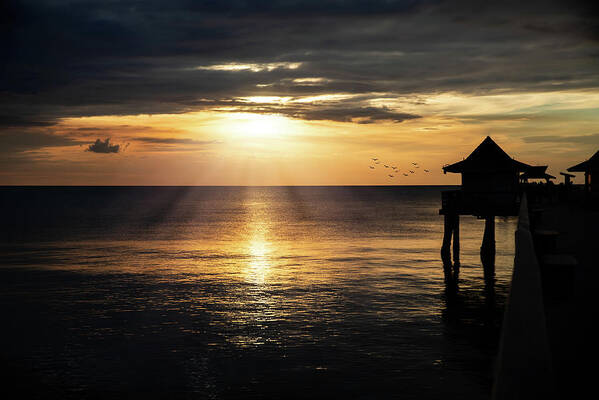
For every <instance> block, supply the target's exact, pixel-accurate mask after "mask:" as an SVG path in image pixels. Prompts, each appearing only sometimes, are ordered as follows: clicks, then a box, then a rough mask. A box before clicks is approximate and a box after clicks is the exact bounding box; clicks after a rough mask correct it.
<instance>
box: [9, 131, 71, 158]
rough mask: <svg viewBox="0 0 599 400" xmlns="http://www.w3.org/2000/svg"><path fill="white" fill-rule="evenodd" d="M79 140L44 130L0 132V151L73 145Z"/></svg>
mask: <svg viewBox="0 0 599 400" xmlns="http://www.w3.org/2000/svg"><path fill="white" fill-rule="evenodd" d="M78 144H80V142H79V141H77V140H75V139H73V138H70V137H67V136H61V135H53V134H50V133H44V132H26V131H18V132H15V131H9V132H0V153H22V152H25V151H32V150H38V149H41V148H44V147H58V146H75V145H78Z"/></svg>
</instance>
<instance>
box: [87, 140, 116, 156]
mask: <svg viewBox="0 0 599 400" xmlns="http://www.w3.org/2000/svg"><path fill="white" fill-rule="evenodd" d="M120 150H121V145H120V144H110V138H106V140H104V141H102V140H100V139H96V141H95V143H93V144H90V145H89V146H88V148H87V149H85V151H91V152H92V153H103V154H108V153H118V152H119V151H120Z"/></svg>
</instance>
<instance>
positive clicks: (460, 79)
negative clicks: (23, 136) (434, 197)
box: [0, 0, 599, 129]
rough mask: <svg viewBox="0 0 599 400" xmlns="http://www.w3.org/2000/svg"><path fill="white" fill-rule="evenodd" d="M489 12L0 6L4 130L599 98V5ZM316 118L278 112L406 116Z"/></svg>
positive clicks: (473, 4)
mask: <svg viewBox="0 0 599 400" xmlns="http://www.w3.org/2000/svg"><path fill="white" fill-rule="evenodd" d="M488 3H489V4H487V2H485V3H484V4H482V3H481V2H479V1H466V0H458V1H451V2H448V1H417V0H397V1H393V0H381V1H375V0H308V1H301V2H299V1H288V0H279V1H274V0H273V1H245V0H244V1H241V0H239V1H237V0H232V1H226V2H225V1H221V2H216V1H212V0H206V1H202V0H199V1H194V2H190V1H188V0H172V1H169V3H168V5H167V6H165V5H164V3H163V2H161V1H157V0H156V1H153V0H148V1H145V2H143V3H139V2H137V1H120V2H101V1H94V0H90V1H83V0H82V1H77V2H53V1H42V0H37V1H31V2H27V3H21V2H16V1H8V2H3V3H2V4H3V6H1V7H4V9H0V15H2V16H3V17H2V18H4V19H3V20H2V22H3V24H2V28H1V29H2V30H1V31H0V33H2V34H1V35H0V46H2V48H3V49H4V52H3V65H2V73H1V74H0V92H1V93H2V96H0V110H2V111H1V112H0V114H1V115H0V129H7V127H14V126H33V127H36V126H38V127H39V126H47V125H51V124H54V123H56V121H59V120H60V118H65V117H78V116H94V115H135V114H158V113H180V112H186V111H193V110H198V109H203V108H205V106H206V105H205V104H204V105H202V104H198V100H200V99H207V100H209V101H212V102H216V101H219V100H220V99H224V98H229V99H234V98H242V97H249V96H281V97H283V96H289V97H294V98H295V97H300V96H319V95H328V94H331V93H346V94H354V95H363V94H367V93H374V92H378V93H386V96H388V97H398V96H411V95H422V94H431V93H444V92H457V93H470V94H472V93H489V92H501V93H506V92H511V93H521V92H526V91H529V92H530V91H533V92H543V91H548V90H556V89H559V90H569V89H596V88H599V71H598V70H597V68H596V59H597V54H598V53H597V46H596V44H597V40H599V35H598V34H597V32H599V29H598V24H597V22H596V21H597V18H596V17H597V9H598V7H597V6H586V5H584V4H585V3H589V2H583V1H574V2H571V1H569V2H566V1H543V2H541V1H534V0H533V1H529V2H521V1H519V2H517V1H505V2H492V4H490V3H491V2H488ZM147 21H152V24H148V23H147ZM256 26H259V27H260V29H255V28H256ZM310 77H317V79H316V78H310ZM341 103H343V104H341ZM319 107H322V108H323V109H322V110H317V109H316V108H317V107H314V109H307V108H301V107H299V106H294V107H293V108H291V107H288V108H286V109H283V110H282V111H281V112H282V113H284V114H285V115H289V116H294V117H296V118H303V119H311V118H312V119H315V120H318V119H332V120H336V121H353V122H362V123H363V122H376V121H382V120H395V121H402V120H405V119H406V118H410V116H409V115H407V114H406V115H402V112H401V111H398V110H379V109H370V108H369V107H371V105H370V104H368V102H367V99H364V101H362V102H359V101H356V100H355V99H353V100H352V99H346V100H343V101H341V102H340V104H338V105H335V107H333V108H330V107H328V108H327V107H324V106H323V105H320V106H319ZM263 110H266V109H263ZM343 110H345V111H343ZM263 112H264V111H263ZM393 113H395V115H394V114H393ZM364 115H366V116H364Z"/></svg>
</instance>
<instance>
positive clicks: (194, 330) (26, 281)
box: [0, 186, 517, 399]
mask: <svg viewBox="0 0 599 400" xmlns="http://www.w3.org/2000/svg"><path fill="white" fill-rule="evenodd" d="M446 189H450V187H440V186H411V187H410V186H389V187H381V186H378V187H363V186H359V187H3V188H0V194H1V199H0V206H2V210H1V211H0V218H1V221H0V222H1V223H2V232H1V236H0V309H1V310H2V311H1V312H2V316H1V317H2V319H1V321H2V329H1V330H0V338H1V339H2V344H3V346H2V350H1V351H0V356H1V359H0V361H1V362H2V365H3V371H2V380H3V388H13V389H16V390H18V391H19V392H20V393H21V394H22V396H21V397H29V398H36V397H37V398H44V399H47V398H61V399H64V398H77V399H87V398H103V399H105V398H173V399H179V398H181V399H187V398H194V399H195V398H208V399H238V398H260V399H264V398H268V399H289V398H303V399H315V398H352V399H372V398H385V399H386V398H402V399H416V398H417V399H438V398H461V399H484V398H490V393H491V385H492V381H493V368H494V361H495V355H496V352H497V347H498V340H499V330H500V327H501V319H502V315H503V308H504V304H505V299H506V297H507V292H508V289H509V282H510V279H511V271H512V266H513V255H514V231H515V229H516V222H517V221H516V219H515V218H497V219H496V241H497V256H496V282H495V285H494V287H485V282H484V280H483V271H482V267H481V265H480V258H479V248H480V243H481V240H482V232H483V227H484V221H483V220H477V219H476V218H475V217H464V216H462V217H461V261H462V267H461V275H460V283H459V287H458V289H457V291H453V290H450V289H448V288H447V287H446V285H445V282H444V275H443V268H442V263H441V260H440V254H439V251H440V247H441V240H442V236H443V217H442V216H440V215H438V210H439V208H440V205H441V194H440V193H441V191H442V190H446Z"/></svg>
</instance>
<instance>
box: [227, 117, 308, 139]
mask: <svg viewBox="0 0 599 400" xmlns="http://www.w3.org/2000/svg"><path fill="white" fill-rule="evenodd" d="M297 125H298V122H297V121H292V120H290V119H288V118H285V117H283V116H281V115H272V114H253V113H232V114H229V116H228V118H227V120H226V121H225V122H223V124H222V127H221V129H222V130H223V133H229V134H234V135H239V136H245V137H247V136H250V137H277V136H283V135H289V134H293V133H296V132H297V131H298V126H297Z"/></svg>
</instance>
